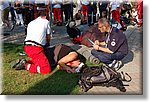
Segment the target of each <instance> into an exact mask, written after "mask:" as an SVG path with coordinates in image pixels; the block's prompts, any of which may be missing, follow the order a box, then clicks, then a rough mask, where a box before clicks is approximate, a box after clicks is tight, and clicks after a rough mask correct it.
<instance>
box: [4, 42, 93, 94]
mask: <svg viewBox="0 0 150 102" xmlns="http://www.w3.org/2000/svg"><path fill="white" fill-rule="evenodd" d="M2 51H3V92H2V94H3V95H12V94H19V95H20V94H28V95H30V94H37V95H39V94H42V95H45V94H48V95H60V94H62V95H69V94H80V93H81V90H80V87H79V86H78V80H79V77H80V76H79V74H69V73H67V72H65V71H60V70H57V68H53V71H52V73H50V74H47V75H41V74H36V73H35V74H31V73H29V72H28V71H26V70H14V69H12V68H11V65H10V63H11V61H13V60H16V59H18V58H27V57H26V56H25V57H24V56H19V52H22V51H23V45H16V44H6V43H5V44H4V45H3V49H2ZM86 63H88V62H86ZM88 64H89V65H92V64H90V63H88Z"/></svg>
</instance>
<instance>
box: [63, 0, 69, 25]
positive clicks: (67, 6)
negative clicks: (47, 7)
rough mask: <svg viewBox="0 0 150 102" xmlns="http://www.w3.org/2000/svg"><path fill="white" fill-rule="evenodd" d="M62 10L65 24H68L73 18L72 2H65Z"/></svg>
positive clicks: (66, 0)
mask: <svg viewBox="0 0 150 102" xmlns="http://www.w3.org/2000/svg"><path fill="white" fill-rule="evenodd" d="M62 9H63V12H64V14H65V23H67V22H68V21H69V20H70V17H71V1H70V0H63V4H62Z"/></svg>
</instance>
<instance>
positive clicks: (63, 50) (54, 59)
mask: <svg viewBox="0 0 150 102" xmlns="http://www.w3.org/2000/svg"><path fill="white" fill-rule="evenodd" d="M44 52H45V56H46V57H47V59H48V61H49V64H50V65H51V67H57V68H58V69H59V70H65V71H67V72H68V73H79V72H80V71H81V70H82V68H83V66H84V63H83V62H81V61H80V60H79V56H78V53H77V52H76V51H75V50H73V49H72V48H71V47H69V46H66V45H63V44H59V45H56V46H53V47H47V48H45V49H44ZM26 63H28V61H26V60H25V59H18V60H16V61H15V62H12V68H14V69H16V70H20V69H25V64H26Z"/></svg>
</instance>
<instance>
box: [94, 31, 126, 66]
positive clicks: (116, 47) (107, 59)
mask: <svg viewBox="0 0 150 102" xmlns="http://www.w3.org/2000/svg"><path fill="white" fill-rule="evenodd" d="M106 39H108V43H107V48H109V50H111V51H112V52H113V54H111V53H106V52H102V51H97V50H95V49H93V50H92V52H91V53H92V54H93V55H94V56H95V57H97V58H99V60H100V61H102V62H104V63H105V64H110V63H112V61H113V60H122V59H123V58H124V57H125V56H126V55H127V53H128V43H127V39H126V36H125V35H124V34H123V33H122V31H120V30H118V29H117V28H113V29H112V31H111V33H110V36H109V38H108V37H106ZM105 41H106V40H105Z"/></svg>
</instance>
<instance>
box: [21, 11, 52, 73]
mask: <svg viewBox="0 0 150 102" xmlns="http://www.w3.org/2000/svg"><path fill="white" fill-rule="evenodd" d="M50 39H51V30H50V26H49V21H48V20H47V19H46V13H45V12H44V11H41V12H40V14H39V17H38V18H36V19H35V20H33V21H31V22H30V23H29V24H28V27H27V36H26V39H25V43H24V44H25V45H24V51H25V52H26V54H27V56H28V57H30V58H31V60H28V61H26V60H23V59H22V60H21V61H19V62H20V64H22V67H23V65H25V63H26V65H25V69H26V70H27V71H29V72H31V73H37V72H38V73H40V74H48V73H50V72H51V67H50V64H49V61H48V59H47V57H46V56H45V53H44V48H43V46H45V45H46V44H49V42H50ZM20 67H21V66H20Z"/></svg>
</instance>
